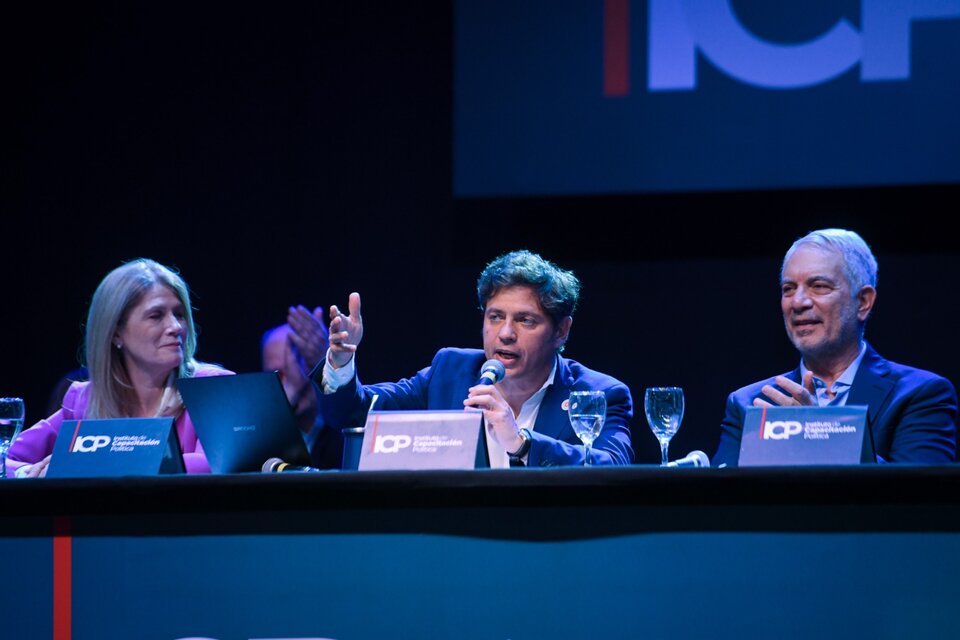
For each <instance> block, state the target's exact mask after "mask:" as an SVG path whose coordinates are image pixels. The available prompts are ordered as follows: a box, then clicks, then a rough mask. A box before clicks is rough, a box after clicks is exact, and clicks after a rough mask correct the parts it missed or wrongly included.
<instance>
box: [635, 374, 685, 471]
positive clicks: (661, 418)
mask: <svg viewBox="0 0 960 640" xmlns="http://www.w3.org/2000/svg"><path fill="white" fill-rule="evenodd" d="M643 407H644V410H645V411H646V414H647V422H648V423H649V424H650V429H651V430H652V431H653V435H655V436H656V437H657V440H658V441H659V442H660V458H661V462H660V464H661V466H662V465H665V464H667V462H669V460H670V459H669V458H668V457H667V448H668V447H669V446H670V439H671V438H673V436H674V434H676V433H677V429H679V428H680V421H681V420H683V389H681V388H680V387H650V388H649V389H647V392H646V395H645V396H644V399H643Z"/></svg>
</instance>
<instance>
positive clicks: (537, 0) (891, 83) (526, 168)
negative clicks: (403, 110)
mask: <svg viewBox="0 0 960 640" xmlns="http://www.w3.org/2000/svg"><path fill="white" fill-rule="evenodd" d="M454 42H455V58H454V65H455V70H454V74H455V77H454V104H455V106H454V194H455V195H456V196H461V197H475V196H530V195H558V194H565V195H570V194H603V193H638V192H664V191H688V190H692V191H699V190H728V189H729V190H734V189H766V188H805V187H824V186H872V185H891V184H936V183H956V182H960V155H958V154H957V153H955V151H956V149H957V148H958V147H960V126H958V124H957V120H956V116H957V114H958V113H960V87H958V83H957V82H956V79H957V78H958V77H960V0H903V1H902V2H890V1H889V0H861V1H860V2H856V1H852V0H841V1H837V0H805V1H803V2H800V1H797V0H794V1H788V2H770V1H769V0H648V1H647V2H641V1H639V0H634V1H633V2H631V1H630V0H606V1H604V0H594V1H592V2H591V1H585V0H528V1H525V2H521V3H517V2H514V1H512V0H457V2H456V4H455V37H454Z"/></svg>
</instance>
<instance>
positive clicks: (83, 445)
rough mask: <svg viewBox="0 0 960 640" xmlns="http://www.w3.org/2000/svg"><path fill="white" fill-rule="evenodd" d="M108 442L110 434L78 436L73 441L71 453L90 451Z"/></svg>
mask: <svg viewBox="0 0 960 640" xmlns="http://www.w3.org/2000/svg"><path fill="white" fill-rule="evenodd" d="M108 444H110V436H80V437H78V438H77V439H76V441H75V442H74V443H73V449H71V450H70V451H72V452H73V453H91V452H93V451H96V450H97V449H102V448H103V447H105V446H107V445H108Z"/></svg>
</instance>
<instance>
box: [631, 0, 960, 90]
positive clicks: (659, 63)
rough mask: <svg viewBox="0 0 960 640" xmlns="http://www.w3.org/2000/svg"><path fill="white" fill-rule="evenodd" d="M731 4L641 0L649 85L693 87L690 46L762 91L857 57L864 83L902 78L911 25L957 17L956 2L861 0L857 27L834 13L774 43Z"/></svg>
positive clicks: (823, 75) (959, 4) (821, 77)
mask: <svg viewBox="0 0 960 640" xmlns="http://www.w3.org/2000/svg"><path fill="white" fill-rule="evenodd" d="M731 2H732V0H649V18H650V19H649V23H648V24H649V29H650V34H649V47H650V50H649V65H650V66H649V77H648V79H647V82H648V88H649V89H650V90H651V91H691V90H693V89H695V88H696V86H697V64H696V58H697V55H696V54H697V53H698V52H699V53H700V54H702V56H703V57H704V58H706V59H707V60H709V61H710V63H711V64H712V65H713V66H715V67H716V68H717V69H719V70H721V71H723V72H724V73H726V74H727V75H729V76H731V77H733V78H735V79H737V80H739V81H740V82H744V83H746V84H751V85H755V86H758V87H763V88H766V89H797V88H801V87H809V86H813V85H817V84H820V83H822V82H826V81H828V80H831V79H833V78H835V77H837V76H839V75H840V74H842V73H844V72H846V71H847V70H848V69H850V68H851V67H853V66H854V65H855V64H857V63H858V62H859V63H860V79H861V80H862V81H864V82H877V81H890V80H907V79H908V78H909V77H910V28H911V23H912V22H915V21H918V20H937V19H943V18H958V17H960V0H910V1H906V0H862V4H861V13H860V25H861V26H860V30H859V31H858V30H857V29H856V27H854V25H852V24H850V22H849V21H847V20H845V19H843V18H840V19H839V20H837V21H836V23H834V25H833V26H832V27H831V28H830V29H829V30H828V31H827V32H826V33H824V34H822V35H820V36H818V37H817V38H814V39H813V40H809V41H807V42H801V43H796V44H778V43H775V42H770V41H767V40H763V39H761V38H758V37H757V36H756V35H754V34H753V33H751V32H750V30H749V29H747V28H746V27H745V26H744V25H743V24H741V23H740V21H739V20H738V19H737V16H736V15H735V14H734V11H733V8H732V7H731V6H730V4H731Z"/></svg>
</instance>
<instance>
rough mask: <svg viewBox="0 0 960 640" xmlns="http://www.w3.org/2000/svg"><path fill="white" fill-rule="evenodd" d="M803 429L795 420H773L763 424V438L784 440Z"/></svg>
mask: <svg viewBox="0 0 960 640" xmlns="http://www.w3.org/2000/svg"><path fill="white" fill-rule="evenodd" d="M801 431H803V425H802V424H800V423H799V422H797V421H796V420H774V421H772V422H771V421H769V420H768V421H767V422H765V423H764V424H763V439H764V440H786V439H787V438H789V437H790V436H795V435H797V434H799V433H800V432H801Z"/></svg>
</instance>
